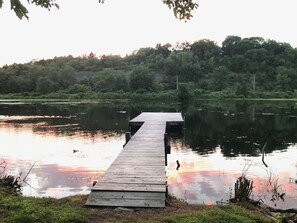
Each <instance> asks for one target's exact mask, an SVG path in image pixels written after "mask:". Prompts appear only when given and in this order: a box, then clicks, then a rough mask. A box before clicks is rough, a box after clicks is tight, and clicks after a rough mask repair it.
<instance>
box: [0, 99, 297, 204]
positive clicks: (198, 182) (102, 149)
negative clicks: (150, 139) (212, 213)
mask: <svg viewBox="0 0 297 223" xmlns="http://www.w3.org/2000/svg"><path fill="white" fill-rule="evenodd" d="M142 111H157V112H182V114H183V116H184V117H185V132H184V135H183V136H182V137H177V136H171V137H170V145H171V154H169V155H168V166H167V170H166V176H167V183H168V190H169V192H170V193H171V194H173V195H174V196H176V197H178V198H180V199H183V200H185V201H187V202H189V203H205V204H216V202H217V201H226V200H227V199H229V198H230V196H232V195H233V194H234V183H235V182H236V179H237V178H238V177H239V176H241V174H243V173H244V174H245V175H246V176H247V178H248V179H251V180H253V185H254V186H255V188H254V191H253V198H254V199H255V200H258V199H262V200H263V201H264V202H265V203H267V204H269V205H271V206H276V207H277V208H292V207H296V206H297V102H246V101H244V102H242V101H229V102H228V101H226V102H215V101H200V102H196V103H195V104H191V105H176V104H169V103H151V105H150V104H145V105H143V104H140V103H135V102H133V103H132V102H130V103H128V102H127V103H124V102H109V103H97V102H92V101H89V102H88V101H84V102H20V101H3V100H2V101H0V139H1V147H0V163H2V162H3V161H5V162H6V163H7V164H6V166H5V164H2V165H1V166H0V173H1V172H2V171H3V170H4V168H5V172H6V173H8V174H18V173H20V172H22V179H23V178H25V180H24V182H23V186H24V187H23V194H24V195H26V196H38V197H48V196H50V197H56V198H61V197H65V196H69V195H74V194H88V193H89V192H90V187H91V186H92V183H93V181H96V180H97V179H98V178H99V177H100V176H101V175H102V174H103V173H104V172H105V171H106V169H107V168H108V167H109V165H110V164H111V163H112V162H113V160H114V159H115V158H116V157H117V155H118V154H119V153H120V152H121V150H122V148H123V144H124V143H125V132H126V131H127V130H128V122H129V120H130V119H132V118H134V117H136V116H137V115H139V114H140V113H141V112H142ZM265 143H267V146H266V147H265V156H264V162H265V163H266V164H267V165H268V167H265V165H264V163H263V162H262V148H263V146H264V144H265ZM177 160H178V161H179V163H180V168H179V169H178V170H177V169H176V166H177V164H176V161H177ZM31 168H32V169H31ZM28 172H29V174H28V176H26V174H27V173H28ZM283 193H284V194H285V195H284V196H283V197H280V196H279V195H280V194H283Z"/></svg>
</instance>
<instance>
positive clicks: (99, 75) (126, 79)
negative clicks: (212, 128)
mask: <svg viewBox="0 0 297 223" xmlns="http://www.w3.org/2000/svg"><path fill="white" fill-rule="evenodd" d="M0 94H1V97H2V98H4V97H17V96H18V97H45V98H62V97H70V98H71V97H72V98H128V97H134V96H136V95H137V96H138V97H139V96H141V97H146V96H148V97H156V95H161V97H163V98H164V97H168V98H177V97H179V98H180V99H187V98H189V97H193V98H204V97H227V98H234V97H250V98H259V97H262V98H267V97H274V98H284V97H285V98H288V97H290V98H292V97H295V98H296V97H297V49H296V48H293V47H292V46H290V44H288V43H279V42H276V41H274V40H264V39H263V38H261V37H250V38H241V37H238V36H228V37H226V39H225V40H224V41H223V42H222V46H219V45H217V44H216V43H215V42H214V41H211V40H207V39H204V40H199V41H196V42H194V43H192V44H191V43H188V42H184V43H180V44H176V45H174V46H173V45H171V44H165V45H161V44H158V45H156V47H155V48H141V49H139V50H137V51H135V52H134V53H132V54H131V55H127V56H125V57H120V56H116V55H103V56H96V55H95V54H93V53H90V54H89V55H84V56H81V57H73V56H67V57H55V58H53V59H48V60H38V61H31V62H30V63H26V64H13V65H9V66H8V65H6V66H3V67H2V68H0Z"/></svg>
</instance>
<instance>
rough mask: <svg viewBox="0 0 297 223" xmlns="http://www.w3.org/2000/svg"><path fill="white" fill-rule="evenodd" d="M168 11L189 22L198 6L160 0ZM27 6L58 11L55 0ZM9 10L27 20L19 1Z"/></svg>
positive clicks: (179, 0)
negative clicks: (170, 10)
mask: <svg viewBox="0 0 297 223" xmlns="http://www.w3.org/2000/svg"><path fill="white" fill-rule="evenodd" d="M162 1H163V3H164V4H166V5H167V6H168V7H169V8H170V9H172V10H173V13H174V15H175V17H176V18H178V19H180V20H185V21H187V20H189V19H191V18H192V17H193V15H192V11H193V10H194V9H196V8H197V7H198V4H197V3H195V2H194V1H193V0H186V1H185V0H162ZM3 2H4V0H0V8H2V5H3ZM27 2H28V3H29V4H33V5H36V6H39V7H42V8H46V9H48V10H51V9H52V8H57V9H59V5H58V4H57V3H56V0H27ZM99 3H104V0H99ZM10 6H11V9H12V10H14V12H15V14H16V15H17V17H19V19H22V18H23V17H25V18H27V19H28V18H29V16H28V13H29V12H28V10H27V8H26V7H25V6H24V4H23V3H22V1H21V0H11V1H10Z"/></svg>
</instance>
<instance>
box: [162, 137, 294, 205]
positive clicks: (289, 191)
mask: <svg viewBox="0 0 297 223" xmlns="http://www.w3.org/2000/svg"><path fill="white" fill-rule="evenodd" d="M171 145H172V150H171V154H170V155H169V156H168V167H167V181H168V185H169V192H171V193H172V194H174V195H175V196H176V197H178V198H180V199H183V200H186V201H187V202H189V203H197V202H198V203H205V204H215V203H216V202H217V201H227V200H228V199H230V198H231V197H232V196H234V191H233V190H234V184H235V182H236V179H237V178H238V177H239V176H241V174H242V173H245V174H246V176H247V178H249V179H251V180H253V182H254V186H255V188H254V193H253V198H254V199H255V200H259V199H262V200H264V202H265V203H266V204H269V205H271V206H277V207H278V208H288V207H295V206H296V203H297V184H295V183H294V182H293V181H292V179H296V176H297V160H296V159H292V157H297V144H295V145H291V146H290V147H289V148H288V149H287V151H286V152H278V151H275V152H273V153H271V154H269V155H268V156H267V157H266V162H267V164H268V165H269V168H265V167H264V165H263V163H262V161H261V157H259V156H237V157H236V158H234V157H226V156H225V155H224V154H223V151H222V149H221V148H220V147H219V146H218V147H215V148H213V150H212V152H211V153H210V154H207V155H205V154H204V155H203V154H199V153H197V152H195V151H193V150H192V149H191V148H190V147H188V146H186V145H183V144H182V142H180V141H176V140H175V141H172V143H171ZM176 159H178V160H179V162H180V163H181V165H180V168H179V170H178V171H177V170H176V168H175V167H176V163H175V160H176ZM275 187H277V191H278V192H279V193H285V202H284V201H283V200H282V199H278V200H276V201H272V200H271V198H272V195H273V189H275Z"/></svg>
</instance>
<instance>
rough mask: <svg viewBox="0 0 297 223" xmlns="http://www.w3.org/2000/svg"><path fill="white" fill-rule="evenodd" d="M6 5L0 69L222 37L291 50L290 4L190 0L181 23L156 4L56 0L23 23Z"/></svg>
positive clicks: (0, 16)
mask: <svg viewBox="0 0 297 223" xmlns="http://www.w3.org/2000/svg"><path fill="white" fill-rule="evenodd" d="M9 2H10V1H8V0H5V1H4V3H5V5H4V6H3V8H2V9H1V10H0V27H1V33H0V34H1V35H0V66H2V65H4V64H12V63H26V62H30V61H31V60H33V59H43V58H44V59H48V58H53V57H55V56H67V55H73V56H80V55H82V54H89V53H90V52H93V53H96V54H97V55H103V54H114V55H122V56H124V55H125V54H129V53H132V52H133V51H134V50H137V49H139V48H142V47H155V45H156V44H157V43H161V44H165V43H171V44H173V45H174V44H175V43H176V42H184V41H189V42H190V43H193V42H194V41H197V40H200V39H210V40H213V41H215V42H216V43H217V44H218V45H221V43H222V41H223V40H224V39H225V38H226V36H228V35H237V36H240V37H252V36H260V37H263V38H264V39H273V40H276V41H278V42H287V43H290V44H291V45H292V46H293V47H297V29H296V21H297V1H296V0H282V1H280V0H196V2H197V3H198V4H199V8H198V9H197V10H196V11H195V12H194V17H193V18H192V20H191V21H189V22H187V23H185V22H183V21H179V20H177V19H176V18H175V17H174V15H173V13H172V11H171V10H169V9H168V8H167V6H165V5H163V3H162V1H161V0H105V3H104V4H99V3H98V0H87V1H83V0H57V3H58V4H59V5H60V9H59V10H56V9H53V10H51V11H47V10H45V9H42V8H39V7H36V6H28V9H29V17H30V19H29V21H27V20H26V19H23V20H19V19H18V18H17V17H16V16H15V14H14V12H13V11H11V10H10V9H9ZM23 2H25V3H26V1H25V0H24V1H23Z"/></svg>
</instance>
